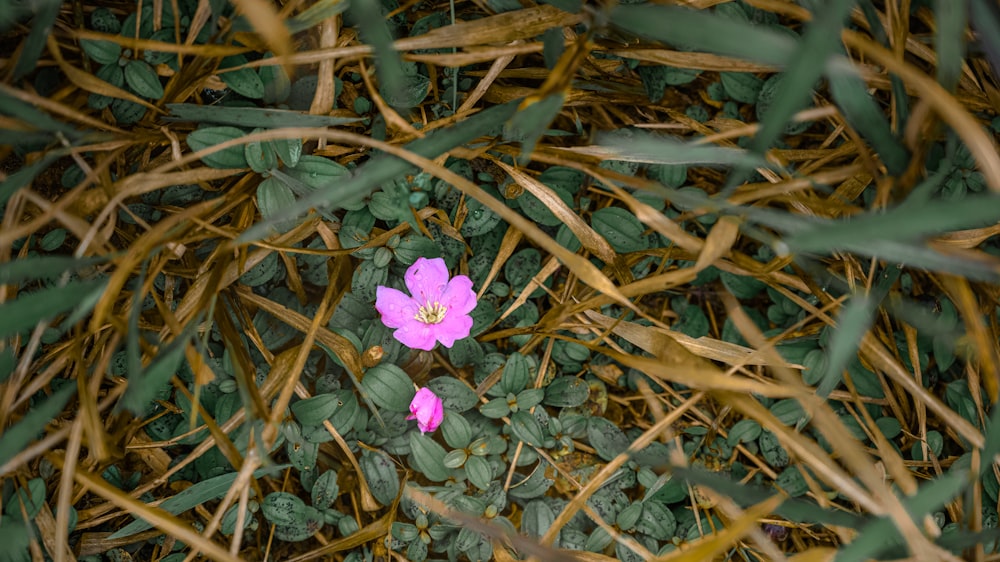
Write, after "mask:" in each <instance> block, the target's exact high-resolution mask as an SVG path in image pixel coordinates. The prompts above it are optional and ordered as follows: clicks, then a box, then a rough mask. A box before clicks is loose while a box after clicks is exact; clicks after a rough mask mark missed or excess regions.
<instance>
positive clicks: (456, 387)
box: [427, 377, 479, 413]
mask: <svg viewBox="0 0 1000 562" xmlns="http://www.w3.org/2000/svg"><path fill="white" fill-rule="evenodd" d="M427 388H429V389H431V390H432V391H434V394H437V396H438V398H440V399H441V402H442V403H443V404H444V408H445V409H446V410H451V411H454V412H457V413H461V412H465V411H468V410H471V409H472V408H474V407H476V404H478V403H479V398H478V397H477V396H476V393H475V392H474V391H473V390H472V389H471V388H469V387H468V386H466V385H465V384H463V383H462V382H461V381H459V380H457V379H455V378H453V377H438V378H436V379H433V380H432V381H430V382H429V383H427Z"/></svg>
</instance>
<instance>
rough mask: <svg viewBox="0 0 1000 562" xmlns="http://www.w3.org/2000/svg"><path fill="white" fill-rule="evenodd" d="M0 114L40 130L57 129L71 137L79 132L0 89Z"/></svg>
mask: <svg viewBox="0 0 1000 562" xmlns="http://www.w3.org/2000/svg"><path fill="white" fill-rule="evenodd" d="M0 114H3V115H9V116H10V117H13V118H15V119H19V120H21V121H23V122H25V123H28V124H29V125H32V126H34V127H35V128H37V129H38V130H40V131H50V132H57V131H58V132H60V133H63V134H64V135H66V136H68V137H69V138H71V139H75V138H76V137H78V136H79V134H80V133H79V131H77V130H76V129H74V128H73V127H72V126H70V125H67V124H66V123H63V122H62V121H59V120H57V119H53V118H52V117H50V116H49V114H47V113H45V112H44V111H42V110H40V109H38V108H36V107H35V106H33V105H31V104H29V103H25V102H23V101H21V100H19V99H17V98H15V97H13V96H10V95H7V94H6V93H4V92H2V91H0Z"/></svg>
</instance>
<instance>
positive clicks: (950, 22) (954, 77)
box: [934, 0, 969, 92]
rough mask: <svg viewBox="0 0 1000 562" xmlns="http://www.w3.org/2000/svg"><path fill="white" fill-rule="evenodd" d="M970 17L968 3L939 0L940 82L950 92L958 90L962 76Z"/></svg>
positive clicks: (937, 44) (936, 37)
mask: <svg viewBox="0 0 1000 562" xmlns="http://www.w3.org/2000/svg"><path fill="white" fill-rule="evenodd" d="M968 13H969V3H968V0H937V1H936V2H935V3H934V15H935V16H937V17H936V23H937V29H936V30H935V31H936V33H935V34H934V42H935V44H936V46H937V80H938V83H940V84H941V86H943V87H944V88H945V89H946V90H948V91H949V92H951V91H954V90H955V86H957V85H958V77H959V76H961V75H962V64H963V61H964V60H965V29H966V26H967V25H968V23H969V22H968Z"/></svg>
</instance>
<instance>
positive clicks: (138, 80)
mask: <svg viewBox="0 0 1000 562" xmlns="http://www.w3.org/2000/svg"><path fill="white" fill-rule="evenodd" d="M125 82H127V83H128V85H129V87H130V88H132V91H134V92H135V93H137V94H139V95H140V96H143V97H146V98H152V99H154V100H158V99H160V98H162V97H163V84H161V83H160V77H159V76H157V75H156V71H155V70H153V67H152V66H149V63H147V62H146V61H141V60H130V61H128V64H126V65H125Z"/></svg>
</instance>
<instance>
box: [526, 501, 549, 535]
mask: <svg viewBox="0 0 1000 562" xmlns="http://www.w3.org/2000/svg"><path fill="white" fill-rule="evenodd" d="M555 520H556V515H555V513H553V512H552V508H550V507H549V505H548V504H547V503H545V502H544V501H542V500H534V501H530V502H528V504H527V505H525V506H524V512H523V513H522V514H521V532H522V533H524V534H525V535H527V536H529V537H535V538H539V537H541V536H542V535H544V534H545V532H546V531H548V530H549V527H551V526H552V524H553V523H555Z"/></svg>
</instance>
